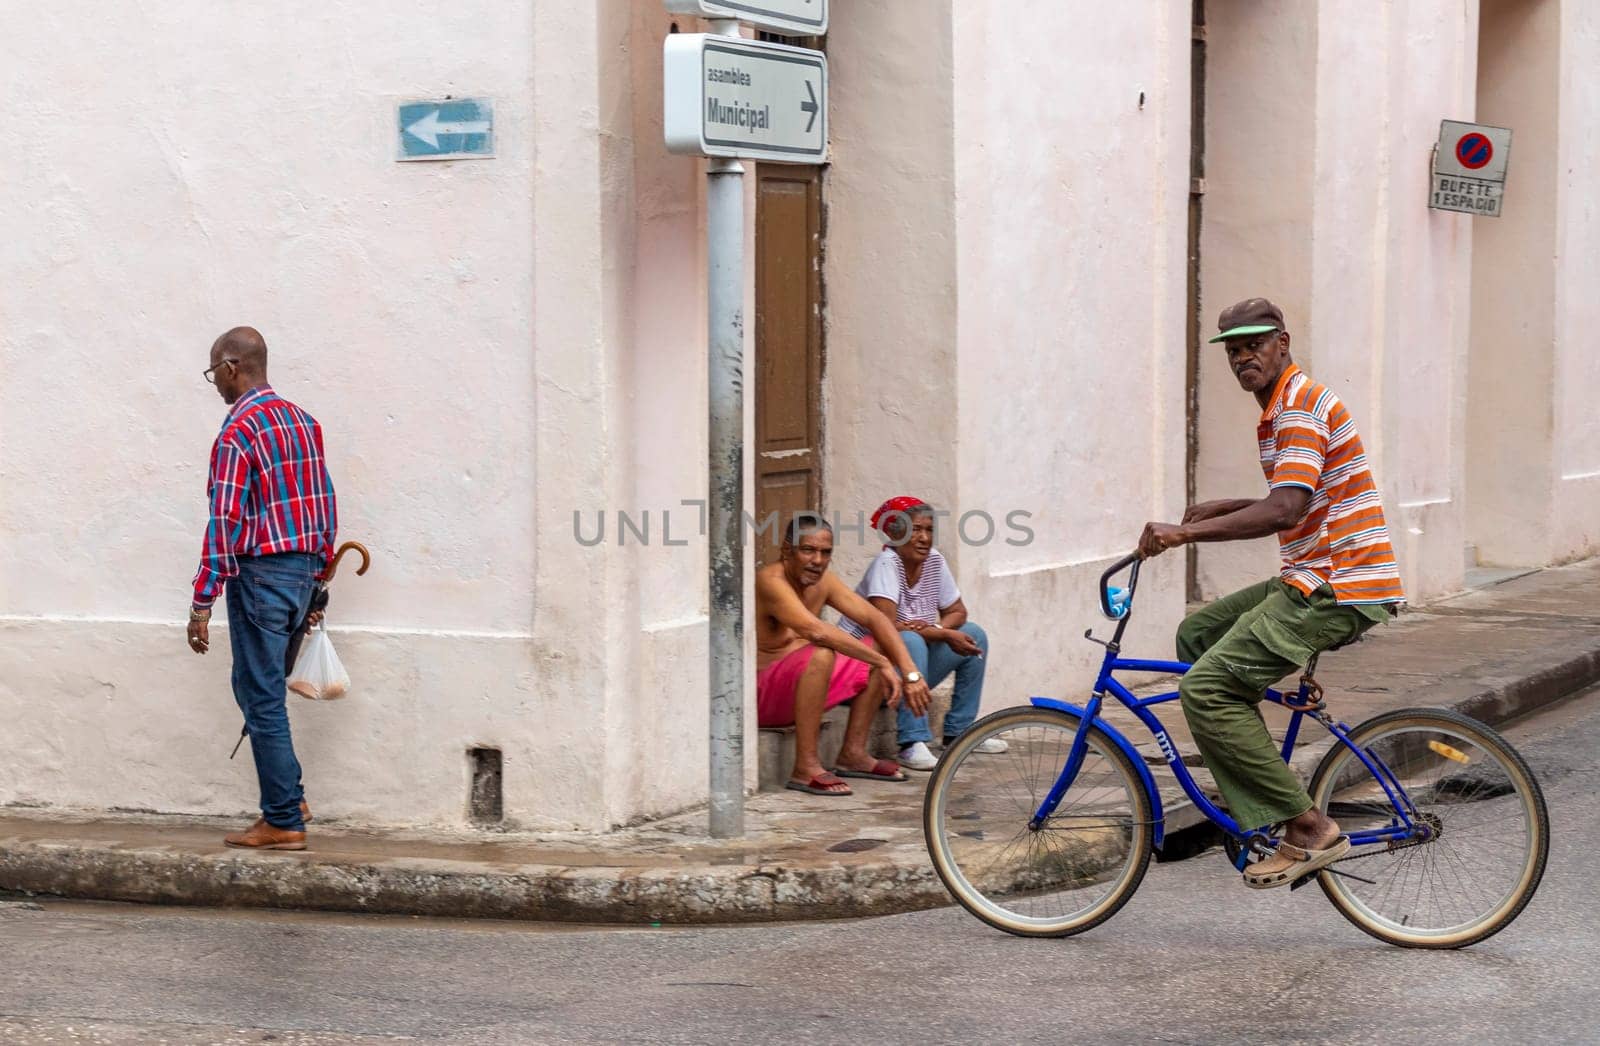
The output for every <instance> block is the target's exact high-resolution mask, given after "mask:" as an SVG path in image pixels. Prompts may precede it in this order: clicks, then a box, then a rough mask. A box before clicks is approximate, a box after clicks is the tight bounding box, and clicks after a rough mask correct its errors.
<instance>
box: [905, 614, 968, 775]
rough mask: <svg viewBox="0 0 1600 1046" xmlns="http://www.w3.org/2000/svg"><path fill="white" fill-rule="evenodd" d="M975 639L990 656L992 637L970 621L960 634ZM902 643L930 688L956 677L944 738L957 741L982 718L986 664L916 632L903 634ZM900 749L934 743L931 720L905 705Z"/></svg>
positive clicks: (945, 722) (945, 721) (945, 720)
mask: <svg viewBox="0 0 1600 1046" xmlns="http://www.w3.org/2000/svg"><path fill="white" fill-rule="evenodd" d="M958 631H961V632H965V633H966V634H967V635H969V636H971V637H972V639H973V641H974V642H976V643H977V644H978V649H980V650H982V651H983V652H984V653H985V654H987V653H988V652H989V637H988V635H986V634H985V633H984V631H983V629H981V628H979V627H978V626H977V625H975V624H973V623H972V622H971V621H968V622H967V623H966V624H964V625H962V626H961V628H960V629H959V630H958ZM900 639H901V641H902V642H904V643H905V645H906V651H907V652H908V653H910V654H911V660H913V661H915V662H916V663H917V671H918V672H921V673H922V678H923V679H924V680H925V681H926V682H927V684H928V686H929V687H930V688H932V687H936V686H938V685H939V684H940V683H942V682H944V681H945V678H946V677H948V676H949V675H950V673H951V672H954V673H955V674H956V692H955V695H954V696H953V697H951V699H950V713H949V714H948V715H946V716H945V717H944V736H946V737H954V736H956V735H957V734H959V733H961V732H962V731H963V730H965V729H966V728H967V727H969V726H971V725H972V721H973V720H974V719H976V718H978V705H979V703H980V702H981V701H982V700H983V670H984V665H985V660H984V659H983V658H981V657H977V656H971V657H967V656H964V655H962V654H958V653H956V652H955V650H954V649H952V648H951V646H950V644H949V643H941V642H939V641H938V640H935V641H934V642H932V643H929V642H928V641H927V640H926V639H923V638H922V637H921V636H920V635H918V634H917V633H915V632H902V633H900ZM898 729H899V731H900V747H901V748H904V747H905V746H906V745H909V744H915V743H916V742H918V741H932V740H933V733H932V732H931V731H930V730H929V729H928V717H927V716H925V715H915V714H913V713H912V712H911V711H910V710H909V709H907V708H906V706H905V705H904V704H902V705H901V706H900V709H899V724H898Z"/></svg>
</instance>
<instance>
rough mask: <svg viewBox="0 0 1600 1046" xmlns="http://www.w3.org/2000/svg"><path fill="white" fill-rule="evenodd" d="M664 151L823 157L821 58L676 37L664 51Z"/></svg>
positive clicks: (749, 43) (697, 36)
mask: <svg viewBox="0 0 1600 1046" xmlns="http://www.w3.org/2000/svg"><path fill="white" fill-rule="evenodd" d="M662 65H663V70H664V84H663V86H664V92H663V93H664V97H665V102H666V112H665V119H664V121H663V125H664V130H665V136H666V141H667V149H668V150H669V151H671V152H675V153H695V154H698V155H700V156H734V157H743V158H745V159H751V160H768V161H775V162H778V163H821V162H822V161H823V160H824V159H826V157H827V155H828V60H827V58H825V57H823V54H822V52H821V51H808V50H806V49H805V48H803V47H788V46H786V45H784V44H771V43H766V42H763V41H756V40H741V39H738V38H737V37H728V36H710V35H706V34H704V33H677V34H674V35H672V36H669V37H667V42H666V46H665V50H664V53H663V63H662Z"/></svg>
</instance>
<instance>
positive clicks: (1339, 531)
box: [1256, 363, 1405, 603]
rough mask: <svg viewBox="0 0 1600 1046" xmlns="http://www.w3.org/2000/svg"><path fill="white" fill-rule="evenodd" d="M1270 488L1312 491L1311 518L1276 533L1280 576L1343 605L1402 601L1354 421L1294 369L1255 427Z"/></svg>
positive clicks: (1391, 550)
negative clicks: (1325, 590) (1326, 589)
mask: <svg viewBox="0 0 1600 1046" xmlns="http://www.w3.org/2000/svg"><path fill="white" fill-rule="evenodd" d="M1256 439H1257V441H1258V442H1259V443H1260V445H1261V470H1262V471H1263V472H1265V473H1266V476H1267V483H1268V485H1269V486H1271V488H1272V489H1273V490H1276V489H1278V488H1279V487H1303V488H1305V489H1306V490H1308V491H1310V492H1311V501H1310V503H1309V504H1308V505H1307V507H1306V514H1305V516H1304V517H1303V518H1301V520H1300V522H1298V523H1296V524H1295V525H1294V526H1293V527H1291V528H1290V529H1288V530H1285V531H1281V532H1280V533H1279V534H1278V548H1279V551H1280V552H1281V553H1282V555H1283V579H1284V581H1286V582H1288V583H1289V584H1291V585H1293V586H1294V587H1295V588H1297V589H1299V590H1300V591H1301V592H1304V593H1305V594H1306V595H1308V596H1309V595H1310V594H1311V593H1312V592H1314V591H1316V590H1317V589H1318V588H1320V587H1321V586H1322V585H1323V584H1329V585H1331V586H1332V587H1333V595H1334V598H1335V599H1336V600H1338V601H1339V602H1340V603H1398V602H1401V601H1403V600H1404V599H1405V592H1404V590H1403V589H1402V588H1401V587H1400V568H1399V566H1398V565H1397V564H1396V563H1395V558H1394V546H1393V545H1391V544H1390V543H1389V528H1388V526H1387V525H1386V524H1385V523H1384V520H1383V502H1382V501H1381V500H1380V498H1379V497H1378V488H1377V485H1376V484H1374V483H1373V481H1372V470H1371V469H1370V468H1368V467H1367V455H1366V452H1365V451H1364V450H1363V449H1362V447H1361V437H1360V436H1358V435H1357V434H1356V426H1355V422H1353V421H1351V420H1350V412H1349V411H1347V410H1345V407H1344V404H1343V403H1341V402H1339V397H1337V396H1335V395H1334V394H1333V391H1332V390H1331V389H1329V388H1328V387H1327V386H1325V385H1318V384H1317V383H1316V382H1314V381H1312V380H1311V379H1310V378H1308V377H1307V376H1306V375H1305V372H1304V371H1302V370H1301V369H1300V368H1299V367H1297V366H1295V365H1294V364H1292V363H1291V364H1289V367H1288V369H1286V370H1285V371H1284V372H1283V375H1282V376H1281V377H1280V378H1279V379H1278V387H1277V388H1276V389H1274V390H1273V392H1272V400H1271V402H1270V403H1269V404H1268V406H1267V409H1266V410H1265V411H1264V412H1263V413H1262V415H1261V424H1260V425H1258V426H1257V427H1256Z"/></svg>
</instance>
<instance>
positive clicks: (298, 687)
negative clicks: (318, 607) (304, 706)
mask: <svg viewBox="0 0 1600 1046" xmlns="http://www.w3.org/2000/svg"><path fill="white" fill-rule="evenodd" d="M289 690H290V691H291V692H293V693H296V694H299V695H300V696H301V697H308V698H310V699H311V700H313V701H337V700H338V699H339V698H341V697H343V696H344V695H345V694H347V693H349V692H350V673H348V672H346V671H345V670H344V665H342V664H340V663H339V655H338V654H336V653H334V652H333V640H332V639H330V638H328V627H327V625H326V624H322V625H318V626H317V627H316V629H315V630H314V631H312V633H311V635H309V636H308V637H306V641H305V645H303V646H302V647H301V648H300V653H299V655H298V656H297V657H296V658H295V659H294V670H293V671H292V672H290V673H289Z"/></svg>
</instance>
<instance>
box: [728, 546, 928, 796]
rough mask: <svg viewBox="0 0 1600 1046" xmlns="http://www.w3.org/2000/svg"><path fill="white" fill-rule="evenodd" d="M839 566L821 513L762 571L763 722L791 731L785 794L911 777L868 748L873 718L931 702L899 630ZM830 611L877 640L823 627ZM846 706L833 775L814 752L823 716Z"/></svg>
mask: <svg viewBox="0 0 1600 1046" xmlns="http://www.w3.org/2000/svg"><path fill="white" fill-rule="evenodd" d="M832 559H833V528H832V527H830V526H829V525H828V523H827V521H826V520H824V519H822V518H821V517H820V516H809V515H802V516H796V517H795V519H794V520H793V522H791V523H790V524H789V527H788V529H787V530H785V531H784V535H783V546H782V549H781V550H780V553H779V559H778V562H776V563H773V564H771V565H770V566H766V567H762V568H761V570H760V571H759V572H758V573H757V574H756V651H757V662H756V715H757V721H758V723H759V724H760V725H761V726H788V725H790V724H791V723H792V724H794V728H795V730H794V772H793V773H792V774H791V775H790V777H789V783H788V785H787V786H786V787H788V788H792V789H794V790H795V791H797V792H810V793H812V794H813V795H849V794H850V786H849V785H847V784H845V783H844V782H843V781H841V780H840V778H841V777H864V778H872V779H876V780H880V781H904V780H906V775H905V773H904V772H903V771H902V770H901V769H900V767H899V766H897V765H896V764H895V763H894V762H893V761H892V760H888V759H874V758H873V756H872V753H871V752H869V751H868V750H867V737H868V735H869V733H870V732H871V730H872V717H873V715H874V713H876V712H877V710H878V706H879V704H881V703H883V702H884V701H887V702H888V705H889V707H890V708H894V707H895V706H897V705H898V704H899V703H900V702H901V701H902V700H904V701H905V702H906V706H907V707H908V708H910V709H911V710H912V711H913V712H916V713H917V714H918V715H924V714H926V713H927V710H928V703H929V695H928V684H927V683H926V682H925V681H924V680H923V678H922V675H921V673H919V672H918V671H917V666H916V662H914V661H913V660H912V659H911V655H910V653H909V652H907V650H906V646H905V644H904V643H903V642H901V640H900V634H899V633H898V632H896V631H895V628H894V623H893V622H892V621H890V620H889V619H888V618H887V617H885V616H884V615H883V613H882V612H881V611H879V610H878V609H877V608H876V607H874V606H873V605H872V604H871V603H869V602H867V601H866V600H865V599H863V598H862V597H860V596H859V595H857V594H856V593H854V592H852V591H851V590H850V588H849V586H848V585H846V584H845V583H844V582H843V581H841V580H839V578H838V577H837V576H835V575H834V574H832V573H830V572H829V570H828V564H829V562H830V561H831V560H832ZM824 606H830V607H832V608H833V609H835V610H837V611H838V612H839V613H840V614H842V615H844V616H845V617H846V618H848V619H849V620H851V621H854V622H855V623H856V624H858V625H861V626H862V627H864V628H865V629H866V630H867V631H868V632H869V633H870V634H871V635H870V638H868V637H863V638H862V639H856V638H854V637H853V636H850V635H849V634H847V633H845V632H844V631H843V630H841V629H838V628H835V627H834V626H832V625H829V624H826V623H824V622H823V620H822V619H821V618H820V617H818V616H817V615H818V614H820V613H821V612H822V608H823V607H824ZM874 643H876V647H875V646H874ZM880 651H881V652H880ZM896 669H898V670H899V671H898V674H896ZM902 681H903V682H902ZM847 701H848V702H850V721H849V724H848V725H847V726H846V727H845V734H844V746H843V747H842V748H841V749H840V750H839V765H838V767H837V768H835V769H834V770H833V771H828V770H825V769H823V766H822V762H821V760H820V759H819V757H818V755H817V733H818V731H819V730H820V729H821V727H822V713H823V712H825V711H827V710H828V709H829V708H832V707H833V706H834V705H840V704H844V703H845V702H847Z"/></svg>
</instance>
